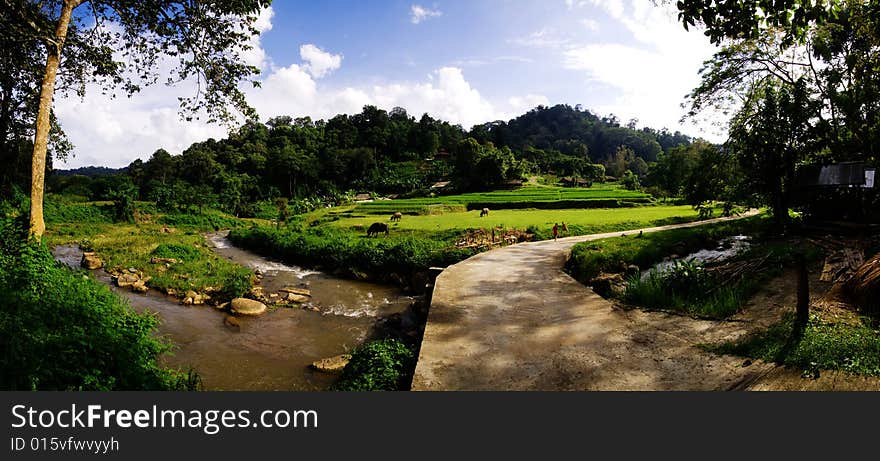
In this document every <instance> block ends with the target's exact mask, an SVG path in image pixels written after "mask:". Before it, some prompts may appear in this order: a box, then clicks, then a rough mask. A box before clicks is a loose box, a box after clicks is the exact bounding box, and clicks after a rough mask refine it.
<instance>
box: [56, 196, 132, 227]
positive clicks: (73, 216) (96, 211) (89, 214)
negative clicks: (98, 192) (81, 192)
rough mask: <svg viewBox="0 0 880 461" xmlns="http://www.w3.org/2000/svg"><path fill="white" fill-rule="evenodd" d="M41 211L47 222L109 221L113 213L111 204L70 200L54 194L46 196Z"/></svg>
mask: <svg viewBox="0 0 880 461" xmlns="http://www.w3.org/2000/svg"><path fill="white" fill-rule="evenodd" d="M43 212H44V214H45V217H46V222H47V223H62V222H77V223H83V224H98V223H111V222H113V218H114V215H115V210H114V207H113V205H111V204H97V203H78V202H70V201H68V200H66V198H65V197H64V196H55V195H49V196H47V197H46V200H45V201H44V202H43Z"/></svg>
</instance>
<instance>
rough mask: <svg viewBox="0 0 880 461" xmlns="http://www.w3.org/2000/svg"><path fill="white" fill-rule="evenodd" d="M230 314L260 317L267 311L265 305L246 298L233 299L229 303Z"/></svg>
mask: <svg viewBox="0 0 880 461" xmlns="http://www.w3.org/2000/svg"><path fill="white" fill-rule="evenodd" d="M229 305H230V307H231V310H232V313H233V314H239V315H260V314H264V313H265V312H266V310H267V309H268V308H267V307H266V305H265V304H263V303H261V302H259V301H256V300H253V299H247V298H235V299H233V300H232V301H231V302H230V303H229Z"/></svg>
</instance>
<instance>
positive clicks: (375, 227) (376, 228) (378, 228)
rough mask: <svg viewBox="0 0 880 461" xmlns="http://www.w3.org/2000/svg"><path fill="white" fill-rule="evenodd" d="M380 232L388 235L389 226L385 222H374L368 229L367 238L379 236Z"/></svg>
mask: <svg viewBox="0 0 880 461" xmlns="http://www.w3.org/2000/svg"><path fill="white" fill-rule="evenodd" d="M379 232H384V233H385V235H388V224H385V223H383V222H374V223H373V224H370V228H369V229H367V237H372V236H374V235H379Z"/></svg>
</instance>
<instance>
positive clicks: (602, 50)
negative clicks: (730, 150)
mask: <svg viewBox="0 0 880 461" xmlns="http://www.w3.org/2000/svg"><path fill="white" fill-rule="evenodd" d="M590 2H591V3H592V4H593V5H595V6H597V7H599V8H600V9H601V10H602V11H603V12H604V13H605V14H607V15H608V16H610V17H611V18H613V19H614V20H615V21H617V22H619V23H620V24H621V25H622V26H623V32H625V33H628V34H629V37H630V39H631V40H630V41H629V42H626V43H590V44H583V45H578V46H572V47H571V48H569V49H567V50H566V51H564V53H563V66H564V67H565V68H567V69H571V70H577V71H582V72H584V73H585V74H586V77H587V79H588V82H589V83H590V84H591V86H593V87H598V88H599V89H601V90H602V91H605V92H606V95H613V97H612V101H611V102H609V103H607V104H604V105H601V106H596V107H592V109H594V110H596V111H598V112H599V113H605V114H607V113H614V114H615V115H617V116H618V117H619V118H620V119H623V120H626V119H630V118H638V119H639V120H640V121H641V123H643V124H644V125H646V126H651V127H654V128H661V127H668V128H671V129H681V127H680V123H679V120H680V118H681V117H682V115H684V112H685V111H684V109H682V108H681V107H680V106H681V103H682V102H683V101H684V97H685V95H686V94H687V93H689V92H690V91H691V90H692V89H693V88H694V87H696V86H697V85H698V83H699V75H698V73H697V71H698V69H700V67H701V65H702V62H703V61H705V60H706V59H708V58H710V57H711V56H712V53H714V51H715V50H716V49H715V47H714V46H712V45H711V44H710V43H709V41H708V39H706V38H705V37H704V36H703V35H701V34H699V33H697V32H695V31H691V32H687V31H685V30H684V28H683V27H682V26H681V25H680V24H679V23H678V21H677V19H676V16H675V13H674V12H673V11H672V10H671V9H669V8H668V7H663V6H654V5H653V4H651V3H650V2H646V1H644V0H633V1H632V2H630V3H629V5H628V6H629V8H627V7H626V5H625V4H624V2H623V1H622V0H590ZM698 128H699V129H701V130H709V131H704V132H702V133H700V135H701V136H704V137H706V138H708V139H711V140H719V141H720V140H723V136H724V133H721V132H718V131H717V129H716V128H710V126H709V124H704V125H701V126H699V127H698ZM688 131H692V130H688Z"/></svg>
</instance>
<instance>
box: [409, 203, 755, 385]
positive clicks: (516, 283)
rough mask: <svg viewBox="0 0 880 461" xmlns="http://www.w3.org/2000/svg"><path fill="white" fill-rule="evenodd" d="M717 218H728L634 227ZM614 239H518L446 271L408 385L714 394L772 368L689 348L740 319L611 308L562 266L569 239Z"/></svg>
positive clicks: (737, 331) (731, 332) (717, 336)
mask: <svg viewBox="0 0 880 461" xmlns="http://www.w3.org/2000/svg"><path fill="white" fill-rule="evenodd" d="M754 213H755V212H752V213H749V214H746V215H743V216H742V217H745V216H751V215H753V214H754ZM728 219H736V218H719V219H712V220H707V221H700V222H696V223H688V224H681V225H670V226H661V227H653V228H648V229H641V230H642V231H643V232H646V233H647V232H656V231H660V230H666V229H676V228H682V227H692V226H698V225H704V224H709V223H713V222H719V221H724V220H728ZM638 232H639V229H636V230H634V231H627V232H625V234H627V235H633V234H636V233H638ZM619 235H621V232H611V233H607V234H594V235H585V236H578V237H569V238H564V239H559V240H558V241H552V240H550V241H542V242H534V243H523V244H518V245H513V246H509V247H505V248H500V249H496V250H492V251H488V252H485V253H481V254H479V255H476V256H474V257H472V258H469V259H467V260H465V261H463V262H460V263H458V264H456V265H453V266H450V267H448V268H447V269H446V270H444V271H443V272H442V273H441V274H440V276H439V277H437V281H436V285H435V287H434V294H433V299H432V302H431V308H430V313H429V316H428V322H427V325H426V327H425V335H424V339H423V341H422V346H421V351H420V354H419V361H418V364H417V366H416V371H415V377H414V379H413V384H412V389H413V390H594V389H595V390H600V389H605V390H714V389H734V388H742V387H743V386H744V385H747V384H748V383H750V382H752V381H754V380H755V379H756V378H758V377H760V376H762V375H764V374H766V372H767V371H768V370H769V368H771V367H772V365H767V364H758V363H756V364H753V365H751V366H748V367H743V366H742V363H743V360H742V359H738V358H735V357H726V356H715V355H712V354H708V353H705V352H702V351H701V350H700V349H698V348H696V347H694V345H695V344H697V343H701V342H706V341H715V340H721V339H725V338H730V337H737V336H739V335H741V334H744V333H745V331H746V330H748V329H749V325H748V324H747V323H748V322H715V321H703V320H695V319H691V318H689V317H685V316H680V315H672V314H665V313H658V312H645V311H641V310H623V309H620V308H615V307H614V306H613V305H612V303H611V302H609V301H607V300H605V299H603V298H602V297H600V296H599V295H597V294H595V293H594V292H593V291H592V290H591V289H589V288H587V287H585V286H584V285H582V284H581V283H579V282H577V281H576V280H574V279H573V278H571V277H570V276H568V275H567V274H565V273H564V272H563V271H562V268H563V265H564V264H565V261H566V258H567V257H568V255H569V253H570V251H571V247H572V246H573V245H574V244H575V243H578V242H583V241H587V240H597V239H601V238H607V237H615V236H619Z"/></svg>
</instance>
